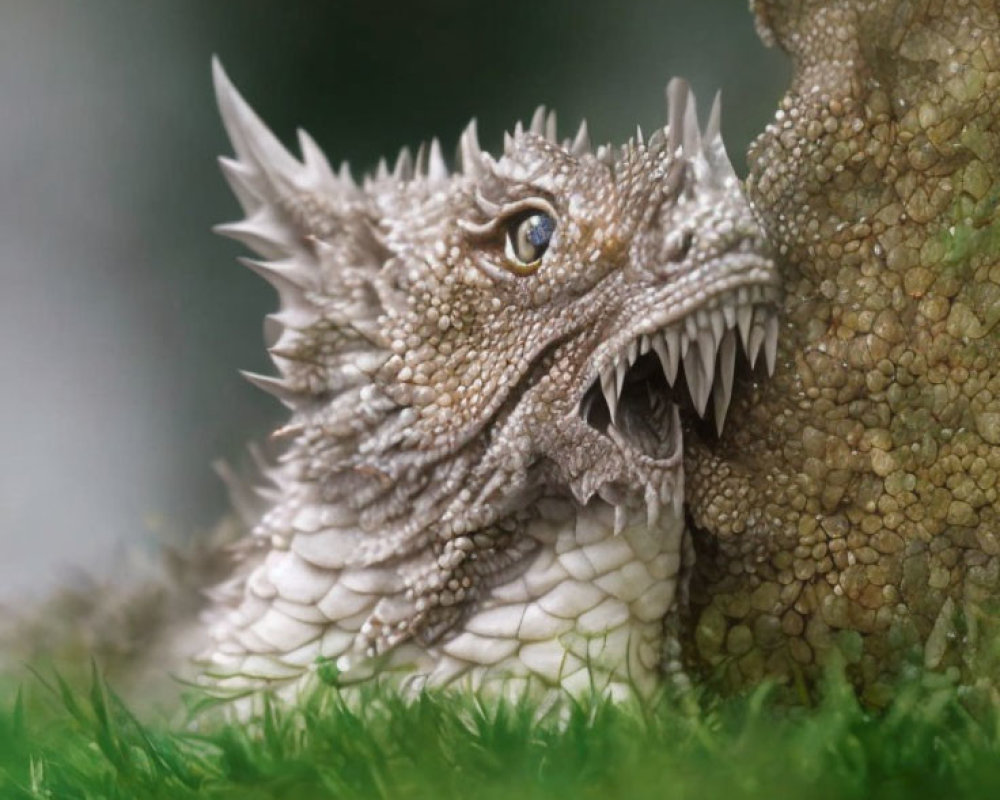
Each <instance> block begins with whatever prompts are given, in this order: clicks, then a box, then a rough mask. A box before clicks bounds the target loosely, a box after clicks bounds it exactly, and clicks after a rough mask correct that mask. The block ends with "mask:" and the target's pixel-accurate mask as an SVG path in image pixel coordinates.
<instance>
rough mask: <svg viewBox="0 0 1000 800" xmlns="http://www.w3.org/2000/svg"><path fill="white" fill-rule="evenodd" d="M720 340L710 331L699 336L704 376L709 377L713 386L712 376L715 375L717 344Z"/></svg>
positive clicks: (699, 349)
mask: <svg viewBox="0 0 1000 800" xmlns="http://www.w3.org/2000/svg"><path fill="white" fill-rule="evenodd" d="M718 341H719V340H718V339H717V338H716V337H715V336H714V335H713V334H712V332H711V331H709V330H703V331H702V332H701V333H700V334H698V352H699V353H701V366H702V374H703V375H705V376H707V377H708V382H709V384H711V382H712V376H713V375H715V351H716V349H717V348H718V345H716V342H718Z"/></svg>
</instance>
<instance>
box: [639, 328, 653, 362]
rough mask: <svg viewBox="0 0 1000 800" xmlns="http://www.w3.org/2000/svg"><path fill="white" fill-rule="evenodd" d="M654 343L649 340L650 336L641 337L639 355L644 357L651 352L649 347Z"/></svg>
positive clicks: (646, 334) (645, 334)
mask: <svg viewBox="0 0 1000 800" xmlns="http://www.w3.org/2000/svg"><path fill="white" fill-rule="evenodd" d="M651 344H652V342H651V341H650V339H649V334H648V333H644V334H643V335H642V336H640V337H639V355H641V356H644V355H646V353H648V352H649V347H650V345H651Z"/></svg>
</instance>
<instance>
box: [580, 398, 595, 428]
mask: <svg viewBox="0 0 1000 800" xmlns="http://www.w3.org/2000/svg"><path fill="white" fill-rule="evenodd" d="M593 405H594V395H593V394H592V393H591V392H588V393H587V395H586V396H585V397H584V398H583V400H581V401H580V417H581V418H582V419H583V421H584V422H586V421H587V417H589V416H590V408H591V406H593Z"/></svg>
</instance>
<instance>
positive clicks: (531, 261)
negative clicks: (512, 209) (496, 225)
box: [504, 210, 556, 271]
mask: <svg viewBox="0 0 1000 800" xmlns="http://www.w3.org/2000/svg"><path fill="white" fill-rule="evenodd" d="M555 229H556V221H555V220H554V219H552V217H550V216H549V215H548V214H546V213H545V212H544V211H537V210H532V211H529V212H528V213H526V214H520V215H518V216H517V217H515V218H514V219H512V220H511V221H510V223H509V225H508V227H507V244H506V246H505V248H504V255H506V256H507V260H508V261H509V262H511V264H512V265H513V266H515V267H516V268H519V269H520V270H524V269H525V268H527V269H529V270H531V271H534V270H535V269H537V268H538V263H539V262H540V261H541V259H542V256H543V255H545V251H546V250H547V249H548V247H549V241H550V240H551V239H552V233H553V232H554V231H555Z"/></svg>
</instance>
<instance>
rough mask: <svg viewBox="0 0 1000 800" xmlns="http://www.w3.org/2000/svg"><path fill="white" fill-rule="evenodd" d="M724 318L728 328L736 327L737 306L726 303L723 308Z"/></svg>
mask: <svg viewBox="0 0 1000 800" xmlns="http://www.w3.org/2000/svg"><path fill="white" fill-rule="evenodd" d="M722 318H723V319H724V320H725V321H726V327H727V328H735V327H736V306H734V305H730V304H729V303H726V304H725V305H724V306H723V307H722Z"/></svg>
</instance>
